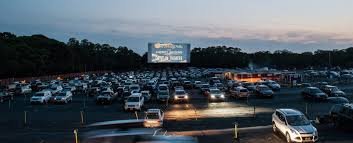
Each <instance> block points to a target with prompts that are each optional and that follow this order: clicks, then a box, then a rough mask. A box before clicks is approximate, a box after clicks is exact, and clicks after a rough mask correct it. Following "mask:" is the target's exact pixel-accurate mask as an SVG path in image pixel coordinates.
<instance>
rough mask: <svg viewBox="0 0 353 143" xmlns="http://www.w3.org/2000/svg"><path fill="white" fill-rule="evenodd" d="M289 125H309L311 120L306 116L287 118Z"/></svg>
mask: <svg viewBox="0 0 353 143" xmlns="http://www.w3.org/2000/svg"><path fill="white" fill-rule="evenodd" d="M287 123H288V124H289V125H292V126H305V125H309V124H310V122H309V120H308V119H307V118H306V117H305V116H304V115H294V116H287Z"/></svg>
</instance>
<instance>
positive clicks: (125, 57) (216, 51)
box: [0, 32, 353, 78]
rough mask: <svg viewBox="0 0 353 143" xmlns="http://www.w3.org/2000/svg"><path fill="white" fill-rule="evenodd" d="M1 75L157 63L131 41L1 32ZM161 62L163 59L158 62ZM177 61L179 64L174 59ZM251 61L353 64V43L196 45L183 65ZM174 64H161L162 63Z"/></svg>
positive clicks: (238, 64)
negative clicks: (294, 47) (264, 47)
mask: <svg viewBox="0 0 353 143" xmlns="http://www.w3.org/2000/svg"><path fill="white" fill-rule="evenodd" d="M0 65H1V68H0V78H9V77H26V76H40V75H47V74H62V73H72V72H84V71H98V70H112V71H116V70H131V69H142V68H150V67H154V66H155V65H156V64H147V53H145V54H144V55H142V56H141V55H139V54H137V53H135V52H134V51H132V50H131V49H128V48H127V47H123V46H120V47H113V46H111V45H109V44H99V43H92V42H90V41H88V40H87V39H83V40H78V39H75V38H70V39H69V40H68V42H67V43H64V42H60V41H57V40H55V39H50V38H48V37H46V36H44V35H32V36H16V35H14V34H12V33H8V32H3V33H0ZM157 65H158V64H157ZM174 65H175V64H174ZM249 65H255V66H259V67H262V66H268V67H273V68H299V69H300V68H306V67H309V66H314V67H325V66H326V67H329V66H341V67H353V47H350V48H347V49H342V50H330V51H328V50H317V51H315V52H303V53H293V52H291V51H288V50H278V51H275V52H269V51H258V52H255V53H246V52H243V51H242V50H241V49H240V48H237V47H227V46H211V47H207V48H201V47H197V48H193V49H192V51H191V63H189V64H183V66H195V67H227V68H235V67H239V68H244V67H248V66H249ZM166 66H173V64H159V67H162V68H163V67H166Z"/></svg>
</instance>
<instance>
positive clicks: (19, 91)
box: [15, 84, 32, 95]
mask: <svg viewBox="0 0 353 143" xmlns="http://www.w3.org/2000/svg"><path fill="white" fill-rule="evenodd" d="M30 93H32V88H31V85H29V84H17V85H16V88H15V95H24V94H30Z"/></svg>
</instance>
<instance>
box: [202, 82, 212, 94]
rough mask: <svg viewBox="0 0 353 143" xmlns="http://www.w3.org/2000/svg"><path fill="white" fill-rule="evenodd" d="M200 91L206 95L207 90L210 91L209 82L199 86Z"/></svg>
mask: <svg viewBox="0 0 353 143" xmlns="http://www.w3.org/2000/svg"><path fill="white" fill-rule="evenodd" d="M200 91H201V93H202V94H204V95H207V94H208V92H209V91H210V85H209V84H202V85H201V87H200Z"/></svg>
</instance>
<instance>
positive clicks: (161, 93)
mask: <svg viewBox="0 0 353 143" xmlns="http://www.w3.org/2000/svg"><path fill="white" fill-rule="evenodd" d="M159 95H168V92H159Z"/></svg>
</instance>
